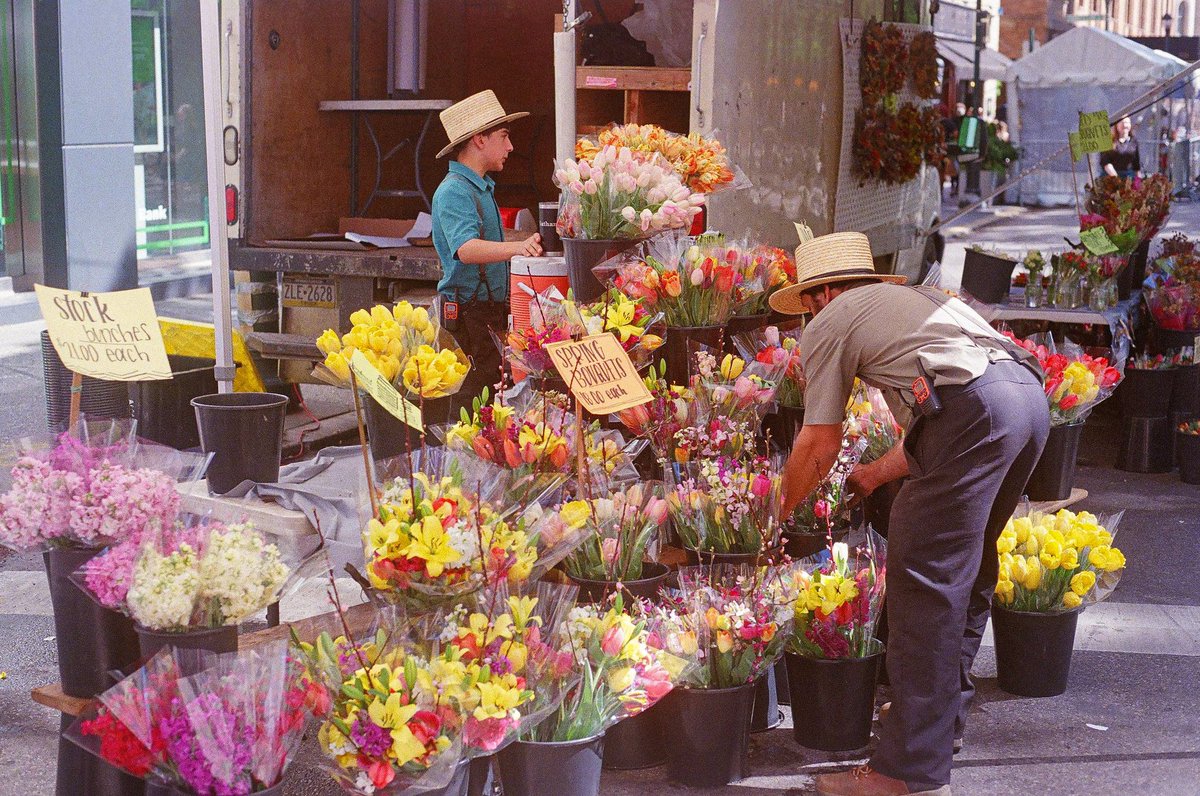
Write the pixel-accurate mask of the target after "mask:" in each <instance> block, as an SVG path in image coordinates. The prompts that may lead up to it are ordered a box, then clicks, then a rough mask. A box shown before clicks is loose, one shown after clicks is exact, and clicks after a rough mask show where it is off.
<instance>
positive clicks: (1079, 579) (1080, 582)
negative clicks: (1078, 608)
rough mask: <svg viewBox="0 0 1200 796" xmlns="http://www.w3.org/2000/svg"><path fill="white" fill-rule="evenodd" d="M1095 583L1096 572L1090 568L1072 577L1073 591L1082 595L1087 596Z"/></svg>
mask: <svg viewBox="0 0 1200 796" xmlns="http://www.w3.org/2000/svg"><path fill="white" fill-rule="evenodd" d="M1095 585H1096V573H1095V572H1092V571H1091V570H1090V569H1085V570H1083V571H1082V572H1080V573H1078V574H1076V575H1074V576H1073V577H1072V578H1071V591H1073V592H1075V593H1076V594H1078V595H1079V596H1080V597H1084V596H1086V595H1087V593H1088V592H1089V591H1091V590H1092V587H1093V586H1095Z"/></svg>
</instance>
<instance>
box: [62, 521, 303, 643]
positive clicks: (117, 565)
mask: <svg viewBox="0 0 1200 796" xmlns="http://www.w3.org/2000/svg"><path fill="white" fill-rule="evenodd" d="M291 563H292V564H293V565H292V566H289V562H288V561H285V557H284V555H283V554H282V553H281V552H280V549H279V547H278V546H277V545H276V544H274V543H272V542H271V541H269V540H268V539H267V538H265V537H264V535H263V534H261V533H260V532H259V531H258V530H257V529H256V528H255V527H254V526H253V525H252V524H250V523H238V524H232V525H226V524H224V523H219V522H208V521H205V522H201V523H199V524H196V525H191V526H186V525H184V524H182V523H176V524H175V525H173V526H171V527H170V528H164V529H162V530H161V531H159V532H158V533H155V534H151V535H148V536H147V537H146V538H143V539H140V540H136V541H135V540H130V541H127V542H124V543H122V544H120V545H117V546H115V547H112V548H109V549H108V550H106V551H105V552H104V553H102V554H101V555H99V556H96V557H95V558H93V559H91V560H90V561H88V562H86V563H85V564H84V565H83V566H82V567H81V568H80V570H79V572H78V573H76V576H75V580H76V582H77V583H79V584H80V585H81V586H83V587H85V591H86V592H87V593H89V594H90V595H91V596H92V597H93V598H94V599H95V600H96V601H97V602H99V603H100V604H101V605H104V606H105V607H107V608H112V609H115V610H119V611H122V612H124V613H126V614H128V615H129V616H130V617H132V618H133V620H134V621H135V622H137V623H138V624H139V625H141V626H142V627H145V628H149V629H152V630H160V631H170V632H183V631H186V630H195V629H201V628H212V627H222V626H224V625H236V624H240V623H241V622H243V621H245V620H246V619H249V618H250V617H252V616H254V615H255V614H257V613H258V612H259V611H262V610H263V609H265V608H266V607H267V606H268V605H270V604H271V603H273V602H275V601H276V600H278V599H279V596H280V594H281V593H282V592H283V591H284V588H285V587H286V586H287V585H288V584H289V582H292V576H293V574H294V571H295V568H296V567H297V566H301V565H308V563H309V562H302V564H297V563H296V562H291ZM313 566H316V565H313Z"/></svg>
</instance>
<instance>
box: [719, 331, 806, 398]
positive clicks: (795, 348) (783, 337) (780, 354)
mask: <svg viewBox="0 0 1200 796" xmlns="http://www.w3.org/2000/svg"><path fill="white" fill-rule="evenodd" d="M803 332H804V327H803V326H798V327H793V328H791V329H781V328H780V327H778V326H765V327H763V328H761V329H755V330H753V331H750V332H742V333H741V334H738V335H736V336H735V337H734V339H733V342H734V345H735V346H737V349H738V351H739V352H740V353H741V355H742V357H743V358H745V359H746V360H747V361H754V362H761V363H763V364H767V365H774V366H776V367H779V366H782V367H783V375H782V377H781V378H780V379H779V383H778V384H777V385H776V390H775V401H776V402H777V403H778V404H780V405H781V406H797V407H798V406H804V388H805V386H806V385H807V383H808V382H807V381H806V379H805V378H804V368H803V366H802V365H801V362H800V337H801V335H802V333H803Z"/></svg>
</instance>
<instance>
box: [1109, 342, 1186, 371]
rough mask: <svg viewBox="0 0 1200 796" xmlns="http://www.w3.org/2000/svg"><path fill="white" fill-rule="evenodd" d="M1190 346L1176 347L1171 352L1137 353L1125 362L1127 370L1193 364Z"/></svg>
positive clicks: (1169, 367)
mask: <svg viewBox="0 0 1200 796" xmlns="http://www.w3.org/2000/svg"><path fill="white" fill-rule="evenodd" d="M1194 350H1195V349H1193V348H1192V347H1191V346H1187V347H1184V348H1179V349H1176V350H1175V352H1174V353H1172V354H1148V353H1143V354H1137V355H1135V356H1134V357H1132V358H1131V359H1130V360H1129V361H1128V362H1126V363H1125V367H1126V368H1127V369H1129V370H1170V369H1171V368H1179V367H1187V366H1189V365H1194V364H1195V357H1194V355H1193V351H1194Z"/></svg>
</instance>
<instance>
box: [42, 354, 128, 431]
mask: <svg viewBox="0 0 1200 796" xmlns="http://www.w3.org/2000/svg"><path fill="white" fill-rule="evenodd" d="M72 378H73V375H72V373H71V371H69V370H67V366H66V365H64V364H63V363H62V359H60V358H59V356H58V352H57V351H55V350H54V344H53V343H52V342H50V333H49V332H46V331H43V332H42V381H43V383H44V385H45V389H46V428H48V429H50V430H51V431H65V430H66V426H67V421H68V420H69V419H70V417H71V380H72ZM79 412H80V414H83V415H86V416H88V417H90V418H93V419H100V418H114V417H116V418H120V417H129V416H130V414H129V388H128V386H127V385H126V384H125V382H123V381H106V380H104V379H93V378H92V377H91V376H84V377H83V392H81V393H80V396H79Z"/></svg>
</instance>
